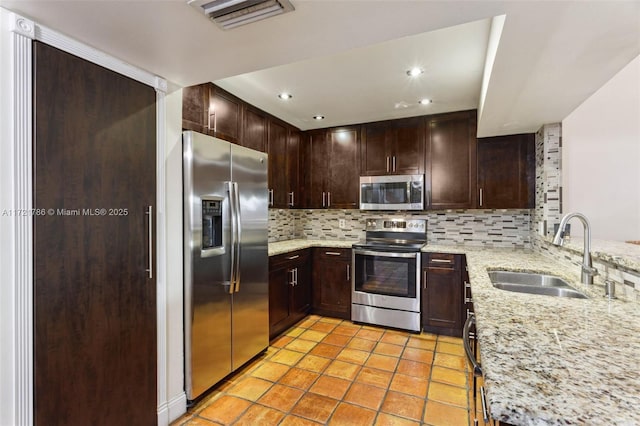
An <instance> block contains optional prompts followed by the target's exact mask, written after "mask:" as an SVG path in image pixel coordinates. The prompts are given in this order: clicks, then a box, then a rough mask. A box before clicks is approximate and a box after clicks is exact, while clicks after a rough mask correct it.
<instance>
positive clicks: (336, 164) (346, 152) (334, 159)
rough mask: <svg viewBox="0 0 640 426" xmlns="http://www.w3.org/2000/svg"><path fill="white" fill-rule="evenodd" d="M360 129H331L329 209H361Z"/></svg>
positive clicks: (328, 166)
mask: <svg viewBox="0 0 640 426" xmlns="http://www.w3.org/2000/svg"><path fill="white" fill-rule="evenodd" d="M359 134H360V128H359V127H349V128H338V129H331V131H330V132H329V136H328V138H329V144H330V145H331V154H330V156H329V162H328V165H327V168H328V171H329V173H330V175H329V185H328V187H327V192H328V194H327V207H329V208H332V209H357V208H358V207H359V193H358V188H359V182H360V168H359V167H358V155H359V144H358V142H359Z"/></svg>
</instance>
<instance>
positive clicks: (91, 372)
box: [33, 42, 157, 426]
mask: <svg viewBox="0 0 640 426" xmlns="http://www.w3.org/2000/svg"><path fill="white" fill-rule="evenodd" d="M155 100H156V95H155V91H154V89H153V88H151V87H148V86H145V85H143V84H141V83H138V82H136V81H134V80H131V79H129V78H127V77H124V76H122V75H119V74H117V73H115V72H112V71H109V70H107V69H105V68H102V67H100V66H98V65H95V64H92V63H90V62H87V61H85V60H82V59H80V58H78V57H75V56H73V55H70V54H68V53H65V52H62V51H60V50H57V49H55V48H53V47H50V46H47V45H45V44H42V43H38V42H35V43H34V189H33V191H34V192H33V194H34V206H35V207H36V208H38V209H44V214H43V215H35V216H34V276H35V279H34V283H35V288H34V303H35V307H34V315H35V318H34V327H35V330H34V336H35V337H34V338H35V342H34V346H35V358H34V364H35V365H34V370H35V378H34V381H35V383H34V385H35V395H34V399H35V401H34V411H35V424H36V425H43V426H44V425H47V426H51V425H154V424H156V423H157V415H156V411H157V410H156V406H157V397H156V374H157V373H156V291H155V278H153V279H152V278H149V277H148V273H147V272H146V271H145V269H146V268H148V263H149V256H150V253H149V241H148V238H149V234H150V233H149V222H148V218H149V215H147V214H145V212H146V210H147V209H148V208H149V206H153V207H154V212H155V191H156V182H155V176H156V168H155V164H156V162H155V157H156V153H155V140H156V135H155V128H156V116H155V111H156V106H155ZM100 209H104V210H100ZM41 212H42V211H41ZM152 228H153V227H152ZM151 231H152V232H151V235H153V234H154V233H155V232H154V231H155V230H154V229H152V230H151ZM152 243H154V242H152ZM152 247H154V244H152ZM153 251H154V252H155V249H154V248H153ZM153 275H154V277H155V271H154V274H153Z"/></svg>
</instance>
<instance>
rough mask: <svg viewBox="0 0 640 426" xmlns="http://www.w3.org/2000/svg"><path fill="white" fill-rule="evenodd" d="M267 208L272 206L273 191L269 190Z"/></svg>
mask: <svg viewBox="0 0 640 426" xmlns="http://www.w3.org/2000/svg"><path fill="white" fill-rule="evenodd" d="M269 206H273V189H270V190H269Z"/></svg>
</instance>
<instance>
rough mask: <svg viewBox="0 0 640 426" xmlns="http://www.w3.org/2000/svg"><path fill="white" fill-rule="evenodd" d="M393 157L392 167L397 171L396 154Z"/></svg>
mask: <svg viewBox="0 0 640 426" xmlns="http://www.w3.org/2000/svg"><path fill="white" fill-rule="evenodd" d="M392 159H393V168H392V170H393V171H394V172H395V171H396V156H395V155H394V156H393V157H392Z"/></svg>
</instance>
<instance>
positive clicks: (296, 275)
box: [293, 268, 298, 286]
mask: <svg viewBox="0 0 640 426" xmlns="http://www.w3.org/2000/svg"><path fill="white" fill-rule="evenodd" d="M293 285H294V286H295V285H298V268H294V269H293Z"/></svg>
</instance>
